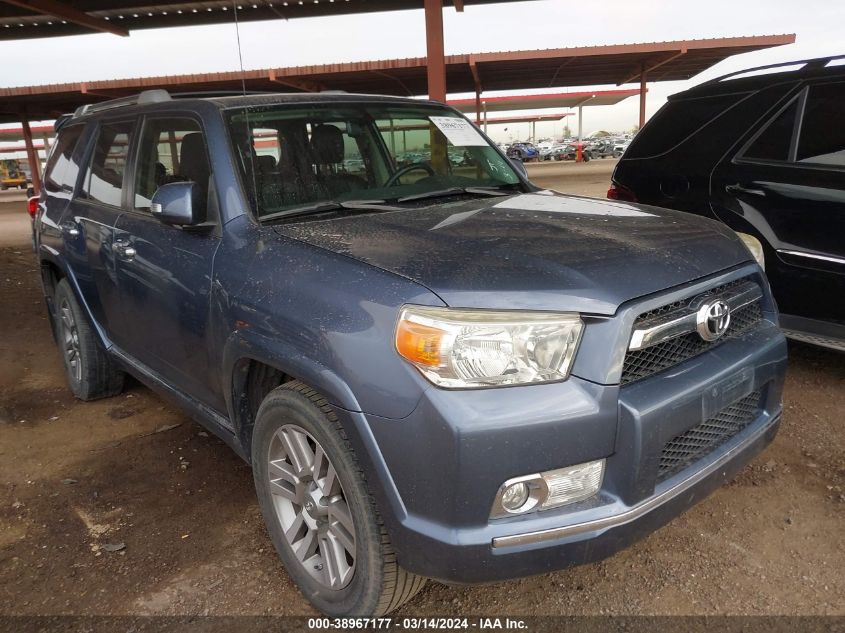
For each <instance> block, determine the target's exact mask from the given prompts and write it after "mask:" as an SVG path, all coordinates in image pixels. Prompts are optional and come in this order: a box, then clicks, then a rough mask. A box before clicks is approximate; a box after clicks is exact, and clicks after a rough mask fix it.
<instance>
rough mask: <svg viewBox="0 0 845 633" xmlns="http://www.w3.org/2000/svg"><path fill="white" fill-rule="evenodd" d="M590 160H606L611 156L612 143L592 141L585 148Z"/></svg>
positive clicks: (606, 140)
mask: <svg viewBox="0 0 845 633" xmlns="http://www.w3.org/2000/svg"><path fill="white" fill-rule="evenodd" d="M587 149H588V151H589V152H590V158H608V157H612V156H613V141H611V140H609V139H600V140H596V141H593V142H591V143H589V144H588V146H587Z"/></svg>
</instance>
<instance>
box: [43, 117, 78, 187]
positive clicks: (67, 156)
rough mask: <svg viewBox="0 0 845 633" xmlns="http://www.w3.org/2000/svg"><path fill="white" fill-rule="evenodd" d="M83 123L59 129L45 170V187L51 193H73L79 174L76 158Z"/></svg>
mask: <svg viewBox="0 0 845 633" xmlns="http://www.w3.org/2000/svg"><path fill="white" fill-rule="evenodd" d="M84 127H85V126H83V125H72V126H70V127H67V128H63V129H62V130H60V131H59V136H58V138H57V139H56V142H55V144H54V145H53V150H52V151H51V152H50V158H49V159H48V160H47V166H46V168H45V170H44V188H45V189H46V190H47V191H49V192H50V193H59V192H64V193H72V192H73V188H74V186H75V185H76V178H77V176H79V163H78V162H76V160H74V153H75V152H76V146H77V145H78V144H79V139H80V137H81V136H82V130H83V129H84Z"/></svg>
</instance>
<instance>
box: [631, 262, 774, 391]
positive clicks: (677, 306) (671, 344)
mask: <svg viewBox="0 0 845 633" xmlns="http://www.w3.org/2000/svg"><path fill="white" fill-rule="evenodd" d="M749 281H751V280H750V278H744V279H738V280H736V281H733V282H731V283H728V284H723V285H721V286H717V287H715V288H713V289H711V290H708V291H707V292H704V293H701V294H698V295H696V296H694V297H691V298H689V299H684V300H681V301H675V302H673V303H670V304H667V305H665V306H661V307H659V308H656V309H654V310H650V311H648V312H645V313H643V314H641V315H639V316H638V317H637V319H636V320H635V321H634V330H637V328H638V327H642V326H644V324H648V323H653V322H655V320H658V319H660V318H663V317H667V316H668V317H671V315H673V314H680V315H688V314H690V313H691V311H693V309H694V307H695V306H696V305H698V304H700V303H702V302H704V301H706V300H707V299H708V298H710V297H718V296H720V295H722V294H725V293H729V292H731V291H733V290H735V289H737V288H740V287H742V286H744V285H747V284H748V283H749ZM762 319H763V312H762V309H761V306H760V300H759V299H758V300H756V301H754V302H753V303H749V304H747V305H744V306H742V307H740V308H738V309H736V310H734V311H732V312H731V322H730V326H729V327H728V330H727V332H725V334H724V335H723V336H722V337H721V338H720V339H717V340H715V341H705V340H704V339H703V338H701V337H700V336H699V335H698V333H696V332H694V331H689V332H684V333H682V334H681V335H679V336H676V337H674V338H671V339H669V340H665V341H662V342H659V343H656V344H654V345H649V346H648V347H643V348H640V349H629V350H628V352H627V354H626V355H625V361H624V364H623V366H622V377H621V383H622V384H623V385H626V384H628V383H632V382H634V381H637V380H642V379H643V378H647V377H649V376H652V375H654V374H656V373H658V372H661V371H664V370H666V369H669V368H670V367H673V366H675V365H677V364H678V363H682V362H683V361H685V360H688V359H690V358H693V357H694V356H697V355H699V354H701V353H703V352H705V351H707V350H709V349H711V348H713V347H715V346H716V345H719V344H721V343H722V342H724V341H725V340H727V339H730V338H732V337H736V336H739V335H741V334H743V333H745V332H746V331H748V330H750V329H751V328H753V327H755V326H756V325H757V324H759V323H760V321H761V320H762Z"/></svg>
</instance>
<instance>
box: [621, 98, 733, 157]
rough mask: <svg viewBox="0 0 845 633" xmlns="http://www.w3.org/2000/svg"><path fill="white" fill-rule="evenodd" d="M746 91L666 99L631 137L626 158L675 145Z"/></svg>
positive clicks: (728, 106)
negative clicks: (645, 124) (642, 127)
mask: <svg viewBox="0 0 845 633" xmlns="http://www.w3.org/2000/svg"><path fill="white" fill-rule="evenodd" d="M746 96H747V93H737V94H729V95H719V96H716V97H698V98H694V99H679V100H674V101H670V102H668V103H667V104H666V105H664V106H663V107H662V108H661V109H660V110H659V111H658V112H657V114H655V115H654V117H653V118H652V120H651V121H649V123H648V125H647V126H646V127H645V128H644V129H643V131H642V132H640V133H639V134H637V136H636V137H634V140H633V141H632V142H631V146H630V147H629V148H628V151H627V152H626V153H625V158H650V157H653V156H658V155H660V154H664V153H666V152H668V151H669V150H671V149H673V148H674V147H677V146H678V145H679V144H681V143H683V142H684V141H685V140H686V139H688V138H689V137H691V136H692V135H693V134H695V133H696V132H698V131H699V130H701V129H702V128H703V127H705V126H706V125H708V124H709V123H711V122H712V121H713V120H715V119H716V118H718V117H719V116H720V115H722V114H723V113H724V112H726V111H727V110H729V109H730V108H732V107H733V106H735V105H736V104H737V103H739V102H740V101H742V100H743V98H745V97H746Z"/></svg>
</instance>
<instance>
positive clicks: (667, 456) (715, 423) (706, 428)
mask: <svg viewBox="0 0 845 633" xmlns="http://www.w3.org/2000/svg"><path fill="white" fill-rule="evenodd" d="M761 404H762V391H759V390H758V391H754V392H752V393H750V394H748V395H747V396H745V397H744V398H742V399H740V400H737V401H736V402H734V403H733V404H731V405H729V406H727V407H725V408H724V409H722V410H721V411H720V412H719V413H717V414H716V415H714V416H713V417H712V418H710V419H709V420H705V421H704V422H702V423H701V424H699V425H697V426H694V427H692V428H691V429H689V430H688V431H685V432H683V433H681V434H680V435H678V436H676V437H675V438H673V439H671V440H669V441H668V442H667V443H666V445H665V446H664V447H663V451H662V452H661V454H660V465H659V467H658V471H657V481H658V483H659V482H661V481H664V480H665V479H668V478H669V477H671V476H672V475H675V474H677V473H679V472H681V471H682V470H684V469H685V468H687V467H688V466H691V465H692V464H693V463H695V462H697V461H698V460H699V459H701V458H702V457H704V456H705V455H707V454H708V453H711V452H712V451H714V450H716V449H717V448H718V447H719V446H721V445H722V444H724V443H725V442H727V441H728V440H730V439H731V438H732V437H734V436H735V435H736V434H737V433H739V432H740V431H742V430H743V429H744V428H745V427H747V426H748V425H749V424H751V423H752V422H753V421H754V419H755V418H756V417H757V416H758V415H759V414H760V411H761Z"/></svg>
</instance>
